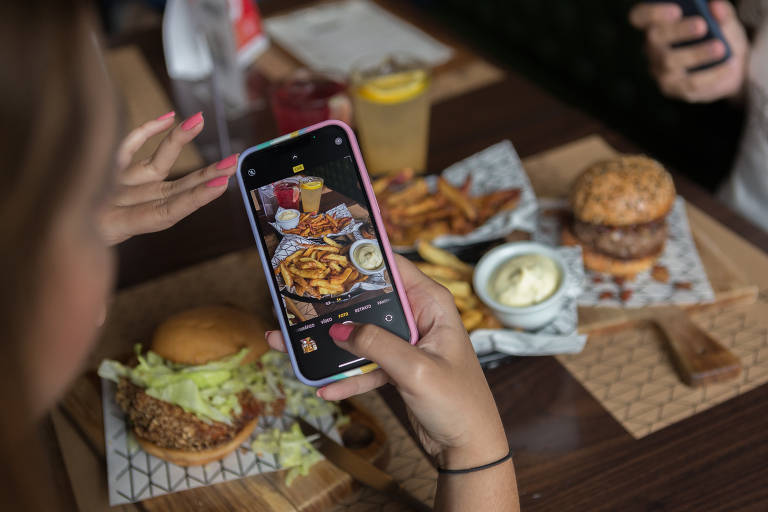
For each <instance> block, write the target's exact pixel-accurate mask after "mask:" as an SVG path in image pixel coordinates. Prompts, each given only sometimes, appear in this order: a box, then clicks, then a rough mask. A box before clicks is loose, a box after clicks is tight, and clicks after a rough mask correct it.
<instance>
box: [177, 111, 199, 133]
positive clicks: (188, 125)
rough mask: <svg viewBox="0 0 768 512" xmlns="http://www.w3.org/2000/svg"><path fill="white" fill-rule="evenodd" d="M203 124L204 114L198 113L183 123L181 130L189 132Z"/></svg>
mask: <svg viewBox="0 0 768 512" xmlns="http://www.w3.org/2000/svg"><path fill="white" fill-rule="evenodd" d="M202 122H203V113H202V112H198V113H197V114H195V115H193V116H192V117H190V118H189V119H187V120H186V121H184V122H183V123H181V129H182V130H187V131H188V130H191V129H192V128H194V127H195V126H197V125H199V124H200V123H202Z"/></svg>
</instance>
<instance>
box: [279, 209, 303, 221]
mask: <svg viewBox="0 0 768 512" xmlns="http://www.w3.org/2000/svg"><path fill="white" fill-rule="evenodd" d="M298 216H299V211H298V210H283V211H282V212H280V215H278V216H277V219H278V220H291V219H295V218H296V217H298Z"/></svg>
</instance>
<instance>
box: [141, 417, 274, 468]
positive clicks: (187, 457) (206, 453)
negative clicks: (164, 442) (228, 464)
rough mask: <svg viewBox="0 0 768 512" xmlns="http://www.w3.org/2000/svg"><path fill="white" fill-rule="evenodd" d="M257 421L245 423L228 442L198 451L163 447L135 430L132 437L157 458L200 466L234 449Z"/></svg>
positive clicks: (243, 440) (244, 439)
mask: <svg viewBox="0 0 768 512" xmlns="http://www.w3.org/2000/svg"><path fill="white" fill-rule="evenodd" d="M258 423H259V418H258V417H257V418H255V419H253V420H251V421H250V422H249V423H248V424H246V425H245V427H243V429H242V430H240V431H239V432H238V433H237V434H236V435H235V437H233V438H232V439H231V440H230V441H229V442H227V443H224V444H220V445H218V446H216V447H214V448H209V449H207V450H199V451H192V450H179V449H175V448H163V447H162V446H158V445H156V444H155V443H153V442H151V441H148V440H147V439H144V438H143V437H141V436H138V435H136V432H135V431H134V437H136V441H138V443H139V445H141V448H142V449H143V450H144V451H145V452H147V453H149V454H150V455H154V456H155V457H157V458H158V459H163V460H167V461H168V462H172V463H174V464H176V465H177V466H185V467H186V466H202V465H204V464H208V463H210V462H214V461H217V460H221V459H223V458H224V457H226V456H227V455H229V454H230V453H232V452H233V451H235V450H236V449H237V447H238V446H240V445H241V444H242V443H244V442H245V441H246V440H247V439H248V438H249V437H250V435H251V433H252V432H253V429H254V428H256V425H258Z"/></svg>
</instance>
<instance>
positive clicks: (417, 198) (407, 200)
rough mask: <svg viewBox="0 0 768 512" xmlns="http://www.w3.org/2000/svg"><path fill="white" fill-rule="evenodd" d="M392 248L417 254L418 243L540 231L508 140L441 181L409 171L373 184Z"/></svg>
mask: <svg viewBox="0 0 768 512" xmlns="http://www.w3.org/2000/svg"><path fill="white" fill-rule="evenodd" d="M373 189H374V192H375V194H376V197H377V200H378V202H379V204H380V207H381V214H382V218H383V220H384V224H385V227H386V230H387V234H388V236H389V240H390V243H391V244H392V246H393V248H394V249H395V250H396V251H398V252H401V253H409V252H415V251H416V243H417V242H418V241H429V242H430V243H432V244H433V245H435V246H438V247H442V248H452V247H464V246H468V245H472V244H478V243H482V242H489V241H491V240H495V239H500V238H503V237H505V236H507V235H509V234H511V233H512V232H514V231H518V230H519V231H527V232H533V231H534V230H535V228H536V210H537V204H536V197H535V195H534V193H533V189H532V188H531V184H530V181H529V180H528V177H527V176H526V174H525V172H524V171H523V168H522V164H521V163H520V159H519V158H518V156H517V153H516V152H515V149H514V147H513V146H512V144H511V143H510V142H509V141H504V142H501V143H499V144H496V145H494V146H491V147H489V148H487V149H485V150H483V151H481V152H479V153H477V154H475V155H473V156H470V157H469V158H467V159H465V160H462V161H461V162H458V163H456V164H454V165H452V166H451V167H449V168H448V169H446V170H445V171H443V173H442V174H441V175H440V176H426V177H417V176H415V175H414V173H413V171H412V170H410V169H404V170H401V171H399V172H395V173H392V174H389V175H387V176H384V177H381V178H379V179H377V180H376V181H374V183H373Z"/></svg>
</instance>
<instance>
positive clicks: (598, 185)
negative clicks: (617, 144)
mask: <svg viewBox="0 0 768 512" xmlns="http://www.w3.org/2000/svg"><path fill="white" fill-rule="evenodd" d="M570 202H571V208H572V210H573V219H572V222H569V223H566V224H565V225H564V228H563V232H562V238H563V243H564V244H566V245H580V246H581V248H582V253H583V256H584V266H585V267H587V268H589V269H591V270H595V271H598V272H604V273H607V274H612V275H615V276H620V277H627V278H632V277H634V276H635V275H636V274H638V273H639V272H642V271H644V270H646V269H648V268H650V267H651V266H652V265H653V264H654V262H655V261H656V260H657V258H658V257H659V256H660V255H661V252H662V251H663V249H664V244H665V242H666V240H667V222H666V217H667V214H668V213H669V212H670V211H671V210H672V207H673V206H674V203H675V185H674V183H673V182H672V177H671V176H670V175H669V173H668V172H667V171H666V170H665V169H664V167H663V166H662V165H661V164H660V163H658V162H656V161H655V160H652V159H650V158H648V157H645V156H641V155H629V156H620V157H617V158H612V159H609V160H605V161H602V162H598V163H596V164H593V165H591V166H590V167H588V168H587V169H586V170H585V171H584V172H583V173H582V174H581V175H580V176H579V177H578V178H577V179H576V181H575V182H574V185H573V188H572V190H571V197H570Z"/></svg>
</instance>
